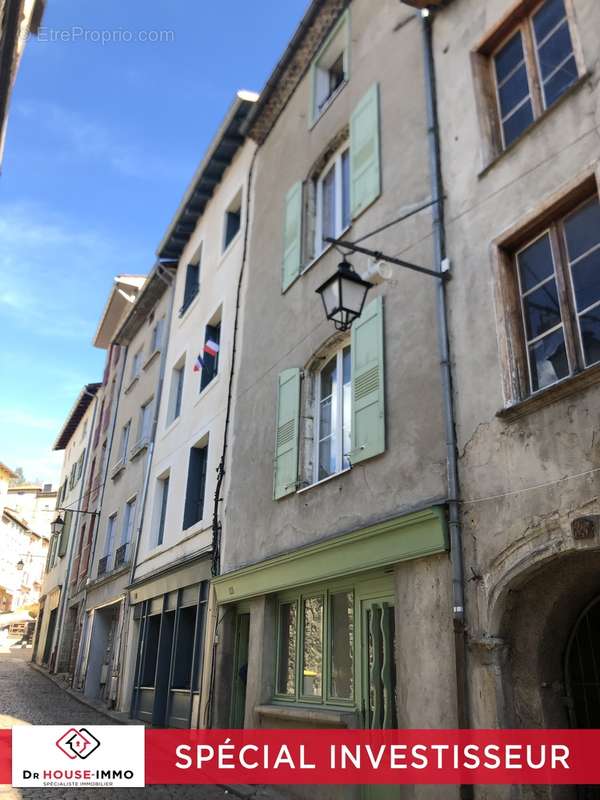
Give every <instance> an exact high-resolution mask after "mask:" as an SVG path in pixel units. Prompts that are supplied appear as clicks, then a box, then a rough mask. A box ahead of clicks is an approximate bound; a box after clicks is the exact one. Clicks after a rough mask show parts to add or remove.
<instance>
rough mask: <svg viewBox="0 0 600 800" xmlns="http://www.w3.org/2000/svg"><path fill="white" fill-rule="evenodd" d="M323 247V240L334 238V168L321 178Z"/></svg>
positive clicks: (324, 244) (324, 245)
mask: <svg viewBox="0 0 600 800" xmlns="http://www.w3.org/2000/svg"><path fill="white" fill-rule="evenodd" d="M322 192H323V211H322V214H323V217H322V227H323V234H322V236H323V247H326V246H327V242H326V241H325V239H326V238H327V237H328V236H330V237H331V238H334V237H335V166H333V167H332V168H331V169H330V170H329V172H328V173H327V175H326V176H325V177H324V178H323V183H322Z"/></svg>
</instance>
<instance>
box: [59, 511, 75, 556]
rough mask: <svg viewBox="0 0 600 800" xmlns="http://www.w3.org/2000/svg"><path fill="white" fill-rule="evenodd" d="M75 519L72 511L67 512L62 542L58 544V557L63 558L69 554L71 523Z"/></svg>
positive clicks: (61, 535) (61, 536) (61, 537)
mask: <svg viewBox="0 0 600 800" xmlns="http://www.w3.org/2000/svg"><path fill="white" fill-rule="evenodd" d="M72 519H73V512H72V511H65V524H64V527H63V529H62V533H61V534H60V542H59V544H58V555H59V558H62V557H63V556H64V554H65V553H66V552H67V544H68V543H69V533H70V531H71V521H72Z"/></svg>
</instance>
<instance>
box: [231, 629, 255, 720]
mask: <svg viewBox="0 0 600 800" xmlns="http://www.w3.org/2000/svg"><path fill="white" fill-rule="evenodd" d="M249 633H250V614H239V613H238V615H237V617H236V620H235V651H234V658H233V694H232V698H231V719H230V725H231V727H232V728H243V727H244V717H245V712H246V681H247V677H248V635H249Z"/></svg>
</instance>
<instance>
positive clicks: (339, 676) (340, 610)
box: [329, 592, 354, 700]
mask: <svg viewBox="0 0 600 800" xmlns="http://www.w3.org/2000/svg"><path fill="white" fill-rule="evenodd" d="M329 607H330V617H331V685H330V693H331V696H332V697H337V698H340V699H344V700H350V699H352V691H353V686H354V671H353V650H354V648H353V643H354V596H353V594H352V592H338V593H337V594H332V595H331V597H330V600H329Z"/></svg>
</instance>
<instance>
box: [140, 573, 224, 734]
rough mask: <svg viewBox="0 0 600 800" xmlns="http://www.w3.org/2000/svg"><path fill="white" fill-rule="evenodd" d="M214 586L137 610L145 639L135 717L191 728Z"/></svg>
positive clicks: (147, 603)
mask: <svg viewBox="0 0 600 800" xmlns="http://www.w3.org/2000/svg"><path fill="white" fill-rule="evenodd" d="M207 602H208V582H207V581H203V582H202V583H200V584H194V585H192V586H186V587H185V588H183V589H178V590H174V591H173V592H170V593H169V594H165V595H160V596H159V597H154V598H152V599H150V600H145V601H143V602H142V603H138V604H137V605H135V606H134V620H137V621H138V622H139V626H140V636H139V643H138V657H137V666H136V672H135V685H134V691H133V700H132V706H131V716H132V717H134V718H135V719H139V720H142V722H146V723H147V724H149V725H154V726H156V727H169V728H191V727H192V716H193V710H194V708H195V707H196V705H197V702H198V701H199V690H200V681H201V677H202V675H201V668H202V652H203V643H204V635H205V621H206V606H207Z"/></svg>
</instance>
